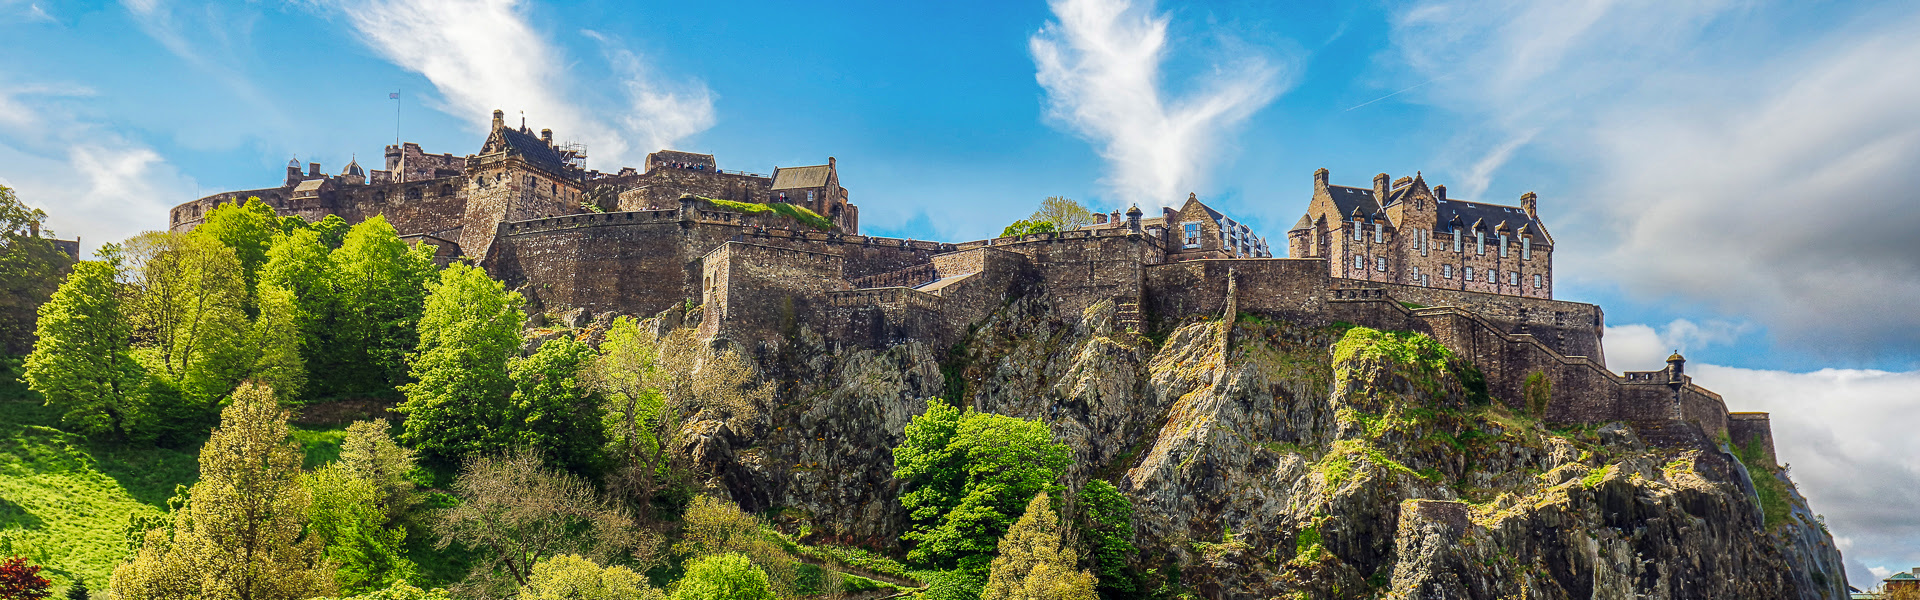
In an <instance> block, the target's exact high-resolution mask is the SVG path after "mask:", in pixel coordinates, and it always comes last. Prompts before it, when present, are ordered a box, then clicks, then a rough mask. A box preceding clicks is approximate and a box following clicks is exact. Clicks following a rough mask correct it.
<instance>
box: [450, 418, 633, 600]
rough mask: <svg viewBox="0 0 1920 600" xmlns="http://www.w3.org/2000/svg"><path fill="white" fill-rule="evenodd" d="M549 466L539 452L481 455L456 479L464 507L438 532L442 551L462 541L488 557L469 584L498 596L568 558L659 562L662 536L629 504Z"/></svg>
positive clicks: (477, 566) (454, 511)
mask: <svg viewBox="0 0 1920 600" xmlns="http://www.w3.org/2000/svg"><path fill="white" fill-rule="evenodd" d="M543 462H544V459H542V458H541V457H540V454H539V453H538V452H535V451H532V450H520V451H515V452H511V453H508V454H505V455H501V456H479V457H476V458H474V459H472V460H470V461H468V462H467V464H466V466H465V467H464V468H462V469H461V471H460V477H459V478H458V479H455V480H454V486H453V492H454V494H455V495H456V496H458V497H459V498H460V500H461V502H460V504H459V505H458V506H455V507H453V508H450V509H447V510H446V512H445V513H444V514H443V515H442V517H441V519H440V520H439V521H438V522H437V523H435V525H434V529H435V532H436V533H437V534H438V535H439V542H438V544H439V546H440V547H441V548H445V547H447V546H448V545H449V544H453V543H455V542H458V543H460V544H461V545H463V546H465V547H467V548H471V549H474V550H476V551H477V552H478V553H479V554H480V559H479V561H477V562H476V563H475V564H474V566H473V572H472V573H470V574H469V575H468V577H467V581H468V585H470V586H472V587H475V588H479V589H476V590H474V591H475V592H477V593H480V594H486V595H496V596H497V595H503V594H502V592H504V591H508V590H511V589H514V588H519V587H523V586H525V585H527V583H528V581H529V578H530V577H531V576H532V574H533V566H534V565H536V564H539V563H540V562H541V561H543V560H546V559H548V558H551V557H553V556H557V555H561V554H580V555H584V556H588V557H592V558H596V559H600V560H607V559H610V558H617V557H626V558H627V559H628V560H629V561H631V562H632V563H633V564H635V565H637V566H639V567H642V568H644V567H647V566H650V565H652V564H653V563H654V562H655V553H656V552H657V550H656V548H657V546H658V543H659V542H658V540H657V539H656V536H655V535H654V534H652V533H651V532H649V531H646V530H642V529H640V528H637V527H634V525H633V517H632V514H631V513H629V512H628V511H627V510H626V508H625V506H624V505H623V504H621V503H618V502H611V501H608V500H605V499H603V498H602V497H601V496H600V495H599V493H598V492H597V491H595V490H594V486H593V484H591V483H589V482H588V481H587V480H585V479H582V478H580V477H579V476H576V475H573V474H571V473H567V472H564V471H558V470H553V469H549V468H547V467H545V466H544V465H543V464H542V463H543Z"/></svg>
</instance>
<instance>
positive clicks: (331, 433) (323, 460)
mask: <svg viewBox="0 0 1920 600" xmlns="http://www.w3.org/2000/svg"><path fill="white" fill-rule="evenodd" d="M291 429H292V430H293V441H295V442H299V444H300V451H301V453H302V454H303V455H304V456H306V466H305V468H306V469H307V470H309V471H311V470H313V469H316V468H319V467H321V466H323V465H326V464H327V463H331V462H333V461H336V460H340V444H341V442H344V441H346V439H347V427H346V426H345V425H328V426H320V427H303V426H300V425H293V426H291Z"/></svg>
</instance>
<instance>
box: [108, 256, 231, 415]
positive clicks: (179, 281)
mask: <svg viewBox="0 0 1920 600" xmlns="http://www.w3.org/2000/svg"><path fill="white" fill-rule="evenodd" d="M127 247H128V255H129V260H130V263H131V264H130V266H131V267H132V270H133V273H132V275H133V301H132V302H131V307H132V310H130V311H129V315H130V316H131V317H132V321H133V325H134V330H135V332H136V334H137V336H138V337H139V338H140V339H143V340H145V342H144V343H142V344H141V350H142V351H141V353H140V355H141V357H142V359H143V361H144V362H145V363H146V365H147V367H148V371H149V372H150V373H152V374H153V375H154V376H156V377H160V378H164V379H165V380H167V382H168V383H170V384H172V385H175V386H178V387H179V389H180V390H181V392H182V393H183V394H184V395H185V396H186V399H187V400H188V401H189V402H190V403H191V404H192V406H191V407H189V408H192V409H197V410H198V411H201V412H203V413H205V414H207V415H209V416H210V415H211V414H212V413H213V411H214V410H216V409H217V408H218V407H219V405H220V402H221V401H222V400H223V399H224V398H226V396H227V394H228V393H229V392H231V391H232V390H233V388H234V386H236V385H238V384H239V383H240V381H241V380H243V379H245V378H246V377H247V376H248V375H250V374H251V373H250V371H251V369H252V367H253V364H254V359H255V358H256V353H255V352H254V351H253V349H252V348H250V347H249V344H248V341H249V340H248V339H247V332H248V330H249V329H250V322H249V319H248V317H247V314H246V307H247V306H248V305H249V304H250V303H251V301H250V300H249V299H248V297H247V290H246V282H245V279H244V278H243V273H242V270H241V267H240V259H239V258H238V257H237V255H236V254H235V253H234V251H233V249H232V248H229V247H227V246H225V245H223V244H221V243H220V242H219V241H218V240H216V239H214V238H213V237H211V236H207V235H194V234H179V233H162V232H148V233H145V234H141V235H139V236H135V237H134V238H133V239H131V240H128V243H127Z"/></svg>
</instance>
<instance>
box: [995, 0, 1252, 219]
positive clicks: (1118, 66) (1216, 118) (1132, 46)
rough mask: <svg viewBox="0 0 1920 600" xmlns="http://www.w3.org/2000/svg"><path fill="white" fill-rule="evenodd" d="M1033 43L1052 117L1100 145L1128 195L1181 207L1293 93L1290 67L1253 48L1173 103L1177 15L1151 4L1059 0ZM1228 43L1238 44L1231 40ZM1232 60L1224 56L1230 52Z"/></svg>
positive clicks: (1239, 51)
mask: <svg viewBox="0 0 1920 600" xmlns="http://www.w3.org/2000/svg"><path fill="white" fill-rule="evenodd" d="M1049 6H1050V7H1051V8H1052V9H1053V14H1054V18H1055V20H1054V21H1051V22H1048V23H1047V24H1046V26H1045V27H1042V28H1041V29H1040V31H1039V32H1037V33H1035V34H1033V37H1032V38H1031V39H1029V40H1028V46H1029V49H1030V50H1031V52H1032V53H1033V60H1034V64H1035V66H1036V67H1038V73H1037V74H1036V78H1037V79H1038V80H1039V83H1040V86H1041V87H1042V88H1044V89H1045V90H1046V92H1047V105H1046V106H1047V116H1048V118H1050V119H1052V120H1054V121H1056V122H1058V123H1060V124H1061V125H1064V126H1065V127H1066V128H1068V129H1070V130H1071V131H1073V132H1074V133H1076V134H1078V135H1080V136H1082V137H1084V138H1086V139H1087V140H1088V141H1091V142H1093V143H1094V144H1095V145H1096V146H1098V147H1099V152H1100V156H1101V157H1102V158H1104V159H1105V160H1106V161H1107V164H1108V167H1109V172H1110V174H1109V176H1108V180H1107V182H1106V183H1107V184H1108V185H1109V186H1110V187H1111V188H1112V189H1113V191H1114V193H1116V194H1117V195H1118V196H1119V198H1120V199H1121V200H1123V201H1127V202H1137V203H1140V204H1146V205H1149V206H1153V205H1172V204H1177V203H1178V202H1179V201H1181V200H1184V199H1185V193H1186V192H1188V191H1192V190H1193V188H1194V187H1196V186H1198V185H1199V184H1200V183H1201V180H1202V179H1203V177H1204V175H1205V165H1208V164H1210V163H1211V162H1213V161H1214V160H1215V159H1217V158H1218V156H1219V154H1220V153H1221V151H1222V149H1221V145H1223V144H1225V143H1226V142H1227V141H1228V138H1229V137H1230V136H1231V134H1233V133H1234V130H1235V129H1236V128H1237V127H1238V126H1240V125H1241V124H1242V123H1244V122H1245V121H1246V119H1247V118H1248V117H1250V116H1252V115H1253V113H1254V112H1255V111H1258V110H1259V109H1260V108H1261V107H1264V106H1266V105H1267V104H1268V103H1270V102H1272V101H1273V99H1274V98H1275V97H1277V96H1278V95H1279V94H1280V93H1281V92H1282V91H1283V90H1285V89H1286V87H1287V86H1288V76H1289V75H1290V73H1289V71H1288V69H1286V68H1284V67H1283V66H1282V65H1281V64H1279V63H1278V62H1277V61H1276V59H1274V58H1270V57H1268V56H1266V55H1264V54H1263V53H1262V52H1260V51H1258V50H1256V49H1251V48H1245V47H1236V48H1234V50H1235V52H1234V53H1233V54H1234V56H1233V57H1232V58H1229V59H1224V60H1222V61H1221V62H1219V63H1217V64H1214V65H1213V66H1212V68H1211V70H1210V71H1209V72H1206V73H1202V74H1197V75H1195V76H1194V77H1192V83H1191V85H1186V86H1182V87H1184V88H1185V89H1190V90H1192V91H1191V92H1189V93H1187V94H1184V95H1180V96H1177V97H1169V94H1166V93H1164V92H1163V91H1162V88H1163V86H1165V85H1166V82H1165V81H1164V74H1163V73H1162V72H1161V67H1162V66H1163V65H1164V64H1165V63H1166V61H1167V59H1168V56H1169V53H1170V48H1169V47H1168V34H1167V25H1168V22H1169V17H1168V15H1166V14H1162V13H1156V12H1155V11H1154V7H1153V5H1152V2H1151V1H1150V0H1148V1H1146V2H1144V3H1142V4H1135V3H1134V2H1132V1H1131V0H1053V1H1052V2H1050V3H1049ZM1225 45H1227V46H1238V44H1235V43H1232V42H1231V41H1228V42H1227V43H1226V44H1225ZM1223 54H1224V53H1223Z"/></svg>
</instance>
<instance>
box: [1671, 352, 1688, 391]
mask: <svg viewBox="0 0 1920 600" xmlns="http://www.w3.org/2000/svg"><path fill="white" fill-rule="evenodd" d="M1686 371H1687V359H1686V357H1684V356H1680V351H1678V350H1675V351H1674V352H1673V355H1672V356H1668V357H1667V383H1685V382H1686V374H1687V373H1686Z"/></svg>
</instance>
